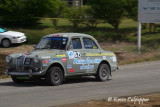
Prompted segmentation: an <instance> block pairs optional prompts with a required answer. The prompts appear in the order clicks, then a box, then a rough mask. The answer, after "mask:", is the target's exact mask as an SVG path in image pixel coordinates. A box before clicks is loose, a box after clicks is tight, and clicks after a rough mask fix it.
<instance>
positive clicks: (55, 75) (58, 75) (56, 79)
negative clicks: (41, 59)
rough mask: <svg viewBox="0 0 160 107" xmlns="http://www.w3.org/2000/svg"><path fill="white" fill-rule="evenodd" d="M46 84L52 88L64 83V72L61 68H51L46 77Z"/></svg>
mask: <svg viewBox="0 0 160 107" xmlns="http://www.w3.org/2000/svg"><path fill="white" fill-rule="evenodd" d="M45 79H46V82H47V83H48V85H50V86H58V85H60V84H61V83H62V81H63V72H62V69H61V68H59V67H51V68H50V69H49V70H48V71H47V73H46V76H45Z"/></svg>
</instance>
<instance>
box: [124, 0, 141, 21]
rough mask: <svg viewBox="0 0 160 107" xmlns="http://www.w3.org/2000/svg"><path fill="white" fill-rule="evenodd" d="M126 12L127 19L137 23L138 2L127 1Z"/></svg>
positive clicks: (134, 0)
mask: <svg viewBox="0 0 160 107" xmlns="http://www.w3.org/2000/svg"><path fill="white" fill-rule="evenodd" d="M125 10H126V12H127V17H128V18H131V19H133V20H135V21H137V19H138V16H137V15H138V0H126V5H125Z"/></svg>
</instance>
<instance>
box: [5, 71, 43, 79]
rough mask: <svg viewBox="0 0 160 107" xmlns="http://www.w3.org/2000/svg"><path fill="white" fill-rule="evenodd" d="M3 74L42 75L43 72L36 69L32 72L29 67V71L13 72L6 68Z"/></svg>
mask: <svg viewBox="0 0 160 107" xmlns="http://www.w3.org/2000/svg"><path fill="white" fill-rule="evenodd" d="M5 74H6V75H7V76H8V75H14V76H30V77H32V76H42V75H44V72H42V71H37V72H33V71H32V70H31V69H30V70H29V71H17V72H16V71H14V72H9V71H8V69H6V72H5Z"/></svg>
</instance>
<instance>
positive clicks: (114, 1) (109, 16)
mask: <svg viewBox="0 0 160 107" xmlns="http://www.w3.org/2000/svg"><path fill="white" fill-rule="evenodd" d="M89 4H90V5H91V6H92V8H93V9H94V11H95V14H94V17H96V18H98V19H102V20H105V21H107V22H108V23H109V24H111V25H112V26H113V27H114V29H115V30H117V29H118V27H119V24H120V23H121V20H122V18H123V16H124V14H125V9H124V6H125V0H90V2H89Z"/></svg>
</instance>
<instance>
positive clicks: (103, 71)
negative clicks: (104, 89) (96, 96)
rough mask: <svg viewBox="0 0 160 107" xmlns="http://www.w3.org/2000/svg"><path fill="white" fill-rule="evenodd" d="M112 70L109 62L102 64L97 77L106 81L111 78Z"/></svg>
mask: <svg viewBox="0 0 160 107" xmlns="http://www.w3.org/2000/svg"><path fill="white" fill-rule="evenodd" d="M110 72H111V70H110V68H109V66H108V65H107V64H101V65H100V67H99V69H98V71H97V74H96V76H95V77H96V79H97V80H99V81H106V80H108V78H109V75H110Z"/></svg>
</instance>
